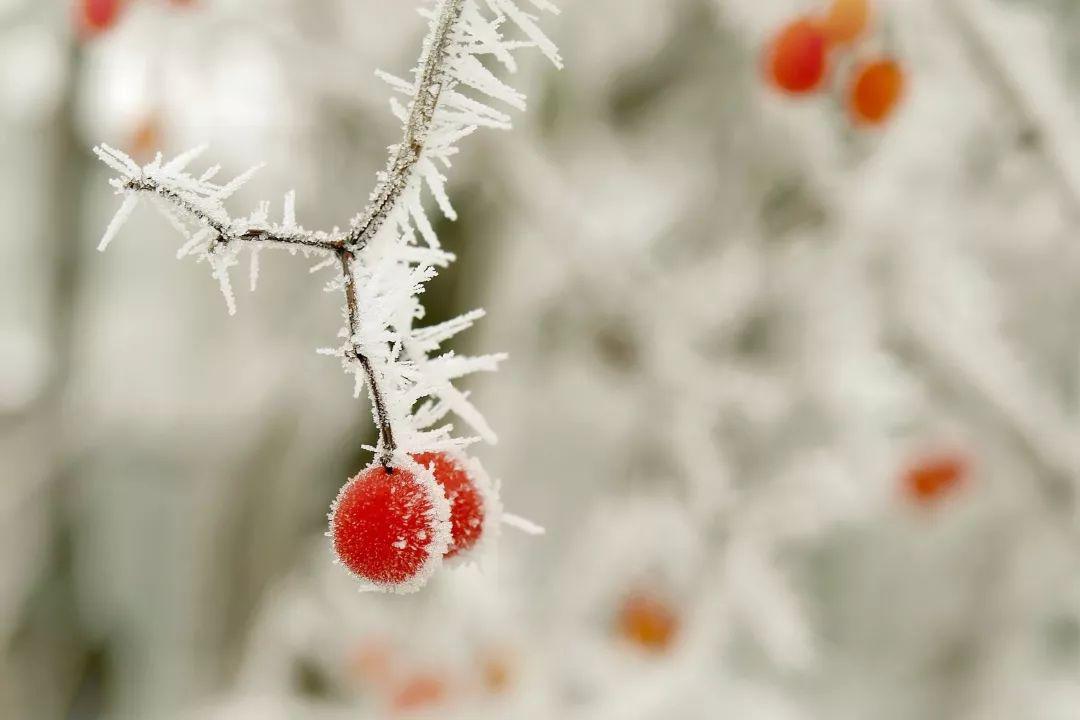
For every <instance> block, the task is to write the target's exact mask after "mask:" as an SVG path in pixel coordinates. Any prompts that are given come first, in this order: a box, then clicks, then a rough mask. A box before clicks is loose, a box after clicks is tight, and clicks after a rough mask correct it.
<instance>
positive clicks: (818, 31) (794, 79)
mask: <svg viewBox="0 0 1080 720" xmlns="http://www.w3.org/2000/svg"><path fill="white" fill-rule="evenodd" d="M827 50H828V42H827V40H826V38H825V33H824V31H823V30H822V28H821V25H820V24H819V23H817V22H815V21H813V20H811V19H809V18H801V19H799V20H796V21H795V22H793V23H791V24H789V25H787V26H786V27H784V28H783V29H782V30H781V31H780V33H779V34H778V35H777V36H776V38H774V39H773V42H772V45H771V46H770V47H769V50H768V55H767V57H766V72H767V74H768V78H769V80H770V81H771V82H772V83H773V84H774V85H776V87H778V88H779V89H781V90H783V91H784V92H789V93H793V94H801V93H808V92H811V91H813V90H816V89H817V88H818V87H819V86H820V85H821V83H822V81H823V80H824V79H825V72H826V69H827V65H828V57H827Z"/></svg>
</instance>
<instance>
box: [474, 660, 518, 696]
mask: <svg viewBox="0 0 1080 720" xmlns="http://www.w3.org/2000/svg"><path fill="white" fill-rule="evenodd" d="M480 672H481V678H482V680H483V685H484V689H485V690H487V691H488V692H489V693H491V694H492V695H498V694H500V693H503V692H505V691H506V690H507V689H508V688H509V687H510V685H511V684H513V680H514V663H513V659H512V658H511V657H510V655H509V654H508V653H506V652H498V651H488V652H487V653H485V654H484V655H483V657H482V658H481V660H480Z"/></svg>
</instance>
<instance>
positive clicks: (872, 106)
mask: <svg viewBox="0 0 1080 720" xmlns="http://www.w3.org/2000/svg"><path fill="white" fill-rule="evenodd" d="M903 94H904V71H903V69H902V68H901V67H900V65H899V64H898V63H897V62H896V61H895V60H891V59H887V58H886V59H881V60H875V61H873V62H869V63H864V64H863V65H861V66H859V67H858V68H856V70H855V74H854V76H853V79H852V82H851V91H850V96H849V104H850V110H851V115H852V119H853V120H854V121H855V122H856V123H862V124H865V125H880V124H881V123H883V122H885V121H886V120H888V119H889V117H890V116H891V115H892V114H893V111H895V110H896V106H897V104H899V102H900V98H901V97H902V96H903Z"/></svg>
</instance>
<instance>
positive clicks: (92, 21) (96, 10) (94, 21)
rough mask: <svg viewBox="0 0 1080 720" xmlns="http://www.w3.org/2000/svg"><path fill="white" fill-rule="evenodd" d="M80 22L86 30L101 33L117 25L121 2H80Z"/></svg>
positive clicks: (105, 0)
mask: <svg viewBox="0 0 1080 720" xmlns="http://www.w3.org/2000/svg"><path fill="white" fill-rule="evenodd" d="M78 2H79V5H80V11H81V12H80V13H79V16H80V22H81V24H82V27H83V29H84V30H86V31H89V32H91V33H99V32H103V31H105V30H108V29H109V28H110V27H112V26H113V25H115V24H116V19H117V18H118V17H119V16H120V0H78Z"/></svg>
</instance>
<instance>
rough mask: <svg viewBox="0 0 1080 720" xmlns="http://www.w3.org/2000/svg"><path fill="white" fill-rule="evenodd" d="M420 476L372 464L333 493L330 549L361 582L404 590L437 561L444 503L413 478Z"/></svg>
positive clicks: (431, 487) (434, 489)
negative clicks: (432, 560)
mask: <svg viewBox="0 0 1080 720" xmlns="http://www.w3.org/2000/svg"><path fill="white" fill-rule="evenodd" d="M420 472H421V471H420V468H416V469H415V471H414V470H412V469H409V468H405V467H395V468H393V469H392V470H389V471H388V470H386V469H385V468H384V467H383V466H382V465H373V466H371V467H369V468H367V469H366V470H364V471H363V472H361V473H360V474H359V475H357V476H356V477H354V478H353V479H351V480H350V481H349V482H348V483H346V484H345V486H344V487H343V488H342V489H341V492H340V493H339V494H338V498H337V501H336V502H335V503H334V506H333V509H332V510H331V515H330V535H331V537H332V538H333V544H334V551H335V552H336V553H337V556H338V558H339V559H340V560H341V562H342V564H343V565H345V567H346V568H348V569H349V570H350V571H352V572H353V573H354V574H355V575H357V576H358V577H360V578H361V579H363V580H368V581H370V582H372V583H375V584H377V585H382V586H387V587H389V588H390V589H401V588H407V587H408V584H409V583H417V582H418V581H420V580H422V579H423V577H422V576H423V574H424V570H425V569H428V563H429V561H430V560H431V559H432V557H433V556H434V557H435V558H439V557H441V555H442V552H443V549H444V548H445V537H444V536H443V535H444V534H445V527H440V525H441V524H443V525H444V524H445V517H442V518H440V515H441V514H442V515H445V501H443V500H442V498H439V497H438V496H437V495H436V493H437V492H438V488H437V487H436V486H434V484H433V483H431V480H430V478H427V482H424V479H423V478H422V477H418V475H419V474H420ZM440 501H442V502H443V504H444V505H443V509H442V513H440V509H439V507H438V504H439V502H440ZM440 537H442V541H443V542H441V543H440V542H439V540H440ZM417 586H418V585H417Z"/></svg>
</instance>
